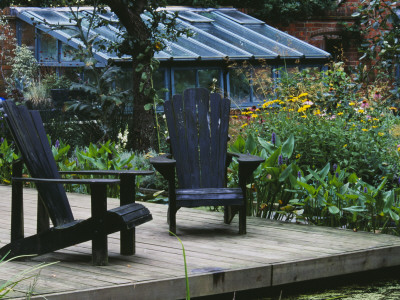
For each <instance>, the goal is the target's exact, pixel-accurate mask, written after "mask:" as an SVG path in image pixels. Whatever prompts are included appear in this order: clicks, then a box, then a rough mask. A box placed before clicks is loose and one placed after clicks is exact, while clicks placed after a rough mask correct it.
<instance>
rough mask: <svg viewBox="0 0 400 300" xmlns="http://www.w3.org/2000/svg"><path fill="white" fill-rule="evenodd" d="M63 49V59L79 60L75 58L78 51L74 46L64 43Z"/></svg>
mask: <svg viewBox="0 0 400 300" xmlns="http://www.w3.org/2000/svg"><path fill="white" fill-rule="evenodd" d="M61 47H62V50H61V61H67V62H69V61H77V62H78V61H79V60H76V59H74V57H75V53H76V49H75V48H74V47H71V46H70V45H67V44H64V43H63V44H62V45H61Z"/></svg>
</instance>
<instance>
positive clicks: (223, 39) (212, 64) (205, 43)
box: [12, 7, 330, 106]
mask: <svg viewBox="0 0 400 300" xmlns="http://www.w3.org/2000/svg"><path fill="white" fill-rule="evenodd" d="M80 10H81V11H82V13H83V14H84V13H85V11H88V10H90V8H88V7H86V8H80ZM167 10H169V11H171V12H177V13H178V26H181V27H182V28H187V29H189V30H190V32H191V33H192V34H191V36H190V37H187V36H183V37H180V38H178V40H176V41H168V42H166V44H167V47H166V48H165V49H164V50H162V51H159V52H157V53H156V55H155V57H156V58H157V59H158V60H159V61H160V68H159V69H158V71H157V72H156V74H155V75H154V76H155V78H154V84H155V87H156V88H157V89H162V88H165V89H167V90H168V92H166V93H165V94H164V95H163V97H165V98H166V99H169V98H170V97H171V95H173V94H176V93H181V92H182V91H183V90H184V89H186V88H188V87H206V88H209V89H213V90H217V91H220V92H224V93H225V95H227V96H228V97H230V98H231V99H232V100H233V101H234V102H235V103H236V104H237V105H240V106H244V105H246V106H248V105H251V104H254V103H255V102H257V101H260V100H262V98H263V96H262V95H261V94H259V93H258V92H257V88H256V83H255V81H256V80H255V78H256V77H257V74H258V72H259V71H260V70H261V71H262V73H263V76H264V78H263V83H264V85H265V82H267V81H268V82H270V85H269V86H270V88H271V91H273V84H274V82H275V80H277V79H279V77H280V73H281V72H297V71H298V70H301V69H303V68H317V69H319V70H321V69H322V68H324V65H325V64H326V63H327V62H328V60H329V58H330V54H329V53H327V52H325V51H323V50H321V49H319V48H316V47H314V46H311V45H309V44H307V43H305V42H303V41H301V40H299V39H297V38H294V37H292V36H290V35H288V34H286V33H284V32H282V31H279V30H277V29H275V28H273V27H271V26H268V25H267V24H265V22H263V21H260V20H258V19H255V18H253V17H251V16H249V15H246V14H244V13H242V12H240V11H238V10H236V9H233V8H220V9H195V8H188V7H168V8H167ZM12 14H13V15H14V16H16V18H17V41H18V43H19V44H20V45H21V44H25V45H27V46H28V47H29V48H30V49H32V50H33V51H34V53H35V57H36V59H37V61H38V62H39V64H40V65H41V66H43V67H51V68H56V70H57V73H58V74H64V75H67V74H68V73H73V72H75V73H76V71H75V70H76V68H79V67H81V66H83V64H84V63H83V62H81V61H78V60H75V59H74V55H73V53H74V51H75V49H78V48H79V47H80V46H82V42H81V41H80V40H79V39H77V38H76V23H74V21H72V18H71V11H70V9H69V8H35V7H14V8H12ZM100 17H101V18H104V19H105V20H107V21H108V25H107V26H103V27H99V28H96V29H94V30H93V31H94V33H93V34H94V35H96V34H97V35H98V37H97V38H99V37H101V38H102V39H104V40H106V41H110V42H113V41H118V39H119V38H120V29H119V26H118V19H117V18H116V16H115V15H114V14H113V13H112V12H110V11H107V12H106V13H104V14H101V16H100ZM142 17H143V18H144V19H146V18H149V16H147V15H145V14H144V15H143V16H142ZM82 24H83V28H85V26H86V24H85V23H84V22H83V23H82ZM161 26H162V25H161ZM95 57H96V59H97V62H98V66H99V67H102V66H105V65H106V64H107V62H109V61H113V62H115V63H116V64H118V65H120V66H122V67H124V68H126V72H124V74H126V76H125V82H120V83H119V84H120V85H121V86H123V87H129V85H130V84H131V82H132V80H131V79H130V78H131V76H130V75H131V74H132V73H131V72H132V71H131V62H130V58H129V57H127V56H126V57H124V56H122V57H118V56H117V55H116V53H111V52H107V51H106V50H104V49H101V48H98V49H95ZM244 69H245V70H246V71H245V72H243V70H244ZM238 70H240V71H238ZM265 74H267V77H268V78H265Z"/></svg>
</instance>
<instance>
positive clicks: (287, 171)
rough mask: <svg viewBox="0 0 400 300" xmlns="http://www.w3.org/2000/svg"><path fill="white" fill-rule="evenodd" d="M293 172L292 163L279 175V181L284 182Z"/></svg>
mask: <svg viewBox="0 0 400 300" xmlns="http://www.w3.org/2000/svg"><path fill="white" fill-rule="evenodd" d="M290 173H292V164H290V165H289V166H288V167H287V168H286V169H285V170H283V172H282V173H281V174H280V176H279V181H280V182H284V181H285V180H286V178H288V176H289V175H290Z"/></svg>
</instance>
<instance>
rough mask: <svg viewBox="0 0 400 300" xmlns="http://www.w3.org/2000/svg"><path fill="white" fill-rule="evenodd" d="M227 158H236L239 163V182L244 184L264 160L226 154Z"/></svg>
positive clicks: (257, 157) (238, 154) (244, 155)
mask: <svg viewBox="0 0 400 300" xmlns="http://www.w3.org/2000/svg"><path fill="white" fill-rule="evenodd" d="M228 156H230V157H236V158H237V161H238V163H239V181H240V182H241V183H243V184H246V181H247V179H248V178H249V177H250V175H251V174H253V172H254V171H255V169H257V168H258V166H259V165H260V164H261V163H262V162H264V161H265V159H263V158H261V157H259V156H256V155H250V154H241V153H233V152H228Z"/></svg>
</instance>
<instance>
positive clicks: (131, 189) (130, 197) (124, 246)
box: [120, 174, 136, 255]
mask: <svg viewBox="0 0 400 300" xmlns="http://www.w3.org/2000/svg"><path fill="white" fill-rule="evenodd" d="M120 179H121V185H120V187H121V190H120V204H121V206H123V205H126V204H131V203H135V194H136V181H135V180H136V176H135V174H121V176H120ZM120 236H121V254H122V255H133V254H135V228H132V229H123V230H121V232H120Z"/></svg>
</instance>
